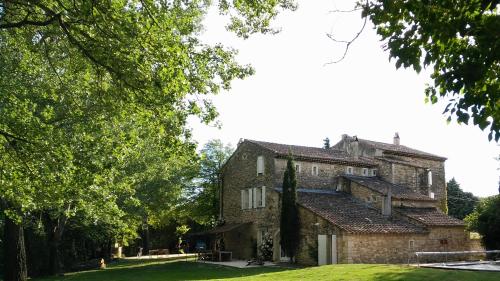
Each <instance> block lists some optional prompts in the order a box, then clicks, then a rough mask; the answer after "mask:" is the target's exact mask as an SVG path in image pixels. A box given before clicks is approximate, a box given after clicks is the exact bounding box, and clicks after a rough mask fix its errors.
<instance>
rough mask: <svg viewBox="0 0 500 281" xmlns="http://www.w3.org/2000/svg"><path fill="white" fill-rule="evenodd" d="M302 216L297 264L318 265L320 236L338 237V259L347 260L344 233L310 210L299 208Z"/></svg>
mask: <svg viewBox="0 0 500 281" xmlns="http://www.w3.org/2000/svg"><path fill="white" fill-rule="evenodd" d="M299 216H300V225H301V228H300V229H301V231H300V238H301V241H300V245H299V249H298V252H297V257H296V258H297V262H298V263H299V264H303V265H317V264H318V261H317V258H318V235H320V234H326V235H336V236H337V258H338V260H339V261H340V260H345V259H346V254H347V253H346V252H345V251H344V250H343V249H344V248H345V247H344V246H343V244H344V240H343V231H342V230H341V229H339V228H338V227H336V226H334V225H332V224H331V223H330V222H329V221H327V220H325V219H323V218H322V217H320V216H318V215H316V214H315V213H313V212H311V211H310V210H308V209H306V208H303V207H299Z"/></svg>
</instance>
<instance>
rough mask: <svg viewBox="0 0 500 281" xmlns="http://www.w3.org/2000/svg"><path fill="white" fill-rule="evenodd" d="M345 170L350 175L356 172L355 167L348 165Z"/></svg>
mask: <svg viewBox="0 0 500 281" xmlns="http://www.w3.org/2000/svg"><path fill="white" fill-rule="evenodd" d="M345 172H346V174H348V175H352V174H354V169H353V168H352V167H347V168H346V171H345Z"/></svg>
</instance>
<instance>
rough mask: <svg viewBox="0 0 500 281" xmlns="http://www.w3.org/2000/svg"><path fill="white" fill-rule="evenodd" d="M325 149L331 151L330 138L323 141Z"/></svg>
mask: <svg viewBox="0 0 500 281" xmlns="http://www.w3.org/2000/svg"><path fill="white" fill-rule="evenodd" d="M323 148H325V149H329V148H330V139H329V138H328V137H326V138H325V139H324V140H323Z"/></svg>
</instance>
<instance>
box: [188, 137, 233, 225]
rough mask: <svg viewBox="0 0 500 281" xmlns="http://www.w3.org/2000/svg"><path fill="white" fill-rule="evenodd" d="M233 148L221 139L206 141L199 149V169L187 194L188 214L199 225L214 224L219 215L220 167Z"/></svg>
mask: <svg viewBox="0 0 500 281" xmlns="http://www.w3.org/2000/svg"><path fill="white" fill-rule="evenodd" d="M233 151H234V148H233V147H232V146H231V145H229V144H227V145H224V143H222V141H221V140H218V139H217V140H210V141H208V142H207V143H206V144H205V145H204V146H203V148H202V149H201V151H200V170H199V174H198V177H197V179H196V181H195V182H194V183H193V189H192V190H191V191H190V194H188V200H187V201H186V202H187V204H186V205H187V208H189V212H188V213H189V215H190V217H191V218H192V219H194V220H195V221H196V222H198V223H200V224H201V225H209V226H214V225H215V223H216V221H217V219H218V216H219V202H220V198H219V196H220V187H221V182H220V180H221V178H220V176H221V174H220V173H221V169H222V166H223V165H224V164H225V163H226V161H227V160H228V159H229V157H230V156H231V155H232V154H233Z"/></svg>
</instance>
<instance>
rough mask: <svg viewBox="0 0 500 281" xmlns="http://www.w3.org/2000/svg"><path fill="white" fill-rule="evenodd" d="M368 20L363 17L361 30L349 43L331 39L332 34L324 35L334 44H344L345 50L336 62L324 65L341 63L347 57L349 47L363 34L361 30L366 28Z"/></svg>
mask: <svg viewBox="0 0 500 281" xmlns="http://www.w3.org/2000/svg"><path fill="white" fill-rule="evenodd" d="M367 20H368V18H367V17H365V20H364V21H363V26H362V27H361V29H360V30H359V31H358V33H356V35H355V36H354V37H353V38H352V39H351V40H349V41H345V40H337V39H335V38H334V37H333V35H332V34H326V36H328V38H330V40H332V41H334V42H336V43H343V44H346V45H345V50H344V54H343V55H342V57H341V58H340V59H338V60H336V61H331V62H327V63H325V65H328V64H333V63H339V62H341V61H343V60H344V58H345V57H346V55H347V52H348V51H349V47H351V44H352V43H354V41H356V39H358V37H359V36H360V35H361V33H362V32H363V30H364V29H365V26H366V22H367Z"/></svg>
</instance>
